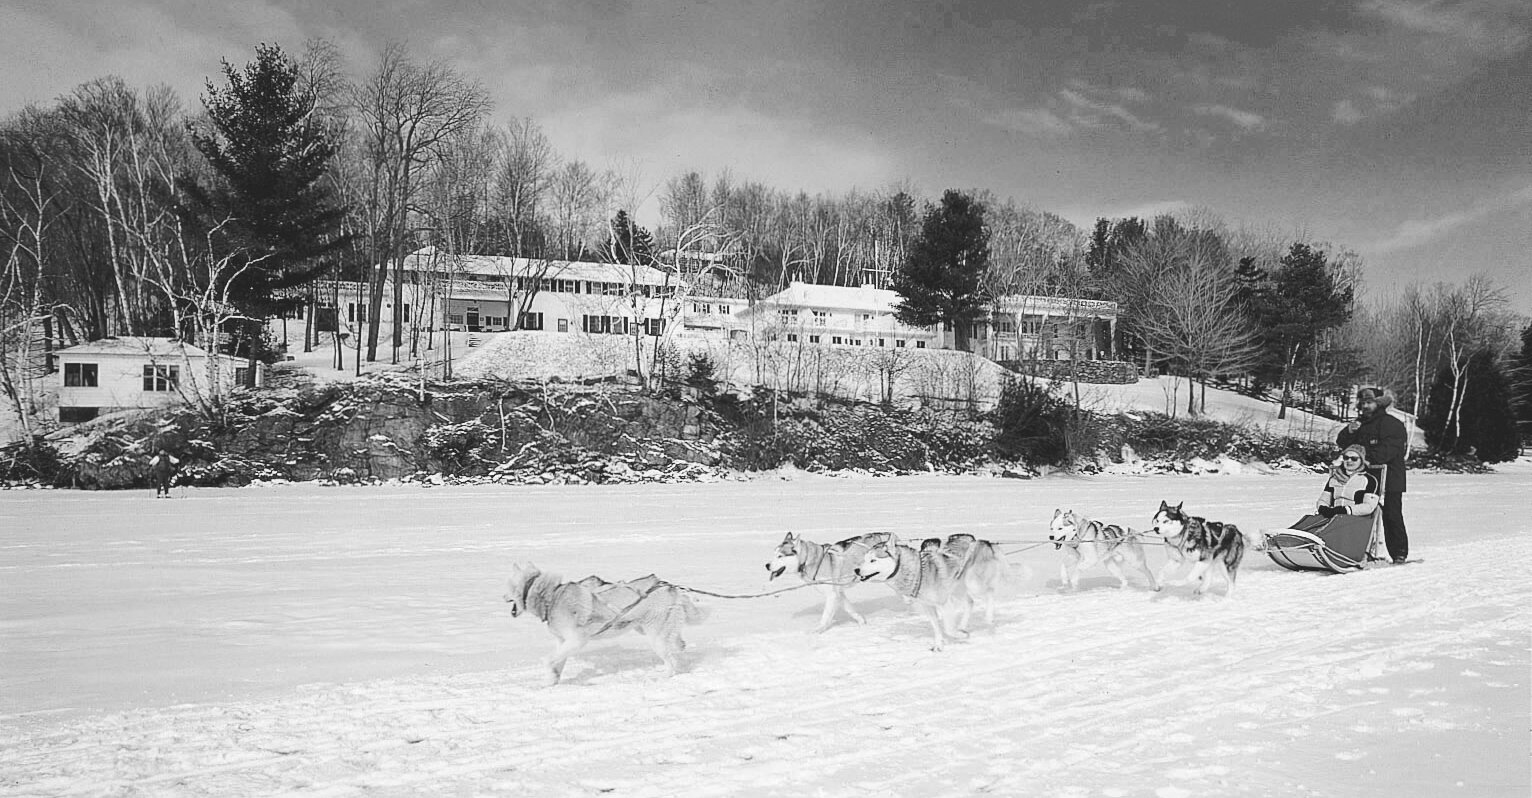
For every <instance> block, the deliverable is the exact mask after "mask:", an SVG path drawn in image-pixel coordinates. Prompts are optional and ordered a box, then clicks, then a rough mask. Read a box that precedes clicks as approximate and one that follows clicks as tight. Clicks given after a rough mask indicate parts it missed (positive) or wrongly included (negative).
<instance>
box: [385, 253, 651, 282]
mask: <svg viewBox="0 0 1532 798" xmlns="http://www.w3.org/2000/svg"><path fill="white" fill-rule="evenodd" d="M404 269H405V271H412V272H424V271H434V272H453V273H455V274H461V275H488V276H494V277H501V278H504V277H533V276H535V277H542V278H545V279H548V280H586V281H590V282H596V283H637V284H639V285H667V284H668V285H676V282H677V281H676V278H675V277H674V276H672V275H670V274H669V273H667V272H664V271H661V270H659V269H656V268H654V267H652V266H629V265H626V264H622V263H591V262H589V261H579V260H567V261H566V260H547V259H541V258H509V257H505V256H502V255H449V254H447V253H445V252H439V251H438V250H437V249H436V248H435V247H423V248H421V249H418V250H415V251H414V252H411V253H410V254H409V255H407V256H405V258H404Z"/></svg>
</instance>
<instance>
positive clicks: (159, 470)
mask: <svg viewBox="0 0 1532 798" xmlns="http://www.w3.org/2000/svg"><path fill="white" fill-rule="evenodd" d="M180 465H181V460H180V458H177V457H176V456H174V455H172V454H171V453H170V452H167V451H165V449H164V448H163V447H162V448H161V449H160V450H159V452H158V453H157V454H155V455H154V457H152V458H150V459H149V474H150V475H151V476H152V477H153V478H154V498H156V499H158V498H159V497H161V496H164V497H165V498H167V499H168V498H170V485H171V483H173V482H174V481H175V478H176V471H177V470H178V468H179V467H180Z"/></svg>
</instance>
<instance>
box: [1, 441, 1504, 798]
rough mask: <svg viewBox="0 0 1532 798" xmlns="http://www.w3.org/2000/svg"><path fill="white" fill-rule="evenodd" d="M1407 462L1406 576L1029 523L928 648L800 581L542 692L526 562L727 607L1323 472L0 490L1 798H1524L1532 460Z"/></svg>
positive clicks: (915, 624)
mask: <svg viewBox="0 0 1532 798" xmlns="http://www.w3.org/2000/svg"><path fill="white" fill-rule="evenodd" d="M1411 480H1412V482H1411V491H1410V493H1409V494H1408V503H1407V516H1408V518H1409V520H1410V524H1411V530H1412V538H1413V541H1414V544H1413V546H1414V552H1415V554H1416V555H1417V556H1420V557H1423V558H1424V562H1422V563H1419V564H1412V565H1408V566H1403V567H1380V568H1377V569H1373V570H1370V571H1366V572H1363V573H1359V574H1352V575H1346V576H1320V575H1315V574H1297V573H1290V572H1287V571H1282V570H1280V569H1278V568H1277V567H1276V566H1275V565H1273V564H1272V563H1271V562H1270V561H1269V560H1268V559H1267V558H1266V557H1265V556H1264V555H1262V554H1260V553H1251V554H1250V555H1249V556H1248V558H1247V560H1246V567H1245V569H1244V570H1243V572H1242V576H1241V579H1240V587H1239V590H1238V591H1237V593H1236V595H1235V596H1234V597H1233V598H1232V599H1225V598H1223V597H1222V596H1221V595H1218V596H1213V597H1205V598H1202V599H1194V598H1192V597H1191V596H1190V589H1189V588H1186V587H1173V588H1169V589H1167V590H1166V591H1164V592H1162V593H1159V594H1154V593H1150V592H1148V591H1147V590H1145V589H1143V588H1142V587H1141V585H1142V584H1143V583H1142V581H1141V580H1140V581H1139V582H1137V583H1136V585H1135V587H1131V588H1129V589H1128V590H1125V591H1119V590H1117V589H1116V587H1115V580H1113V579H1111V578H1110V577H1108V576H1106V575H1105V574H1104V573H1102V572H1094V573H1090V574H1088V575H1087V578H1086V580H1085V581H1084V583H1083V585H1082V589H1081V590H1080V591H1078V592H1077V593H1062V592H1060V590H1059V588H1058V573H1057V561H1056V559H1055V556H1056V555H1055V554H1054V552H1053V550H1052V549H1051V547H1033V548H1028V549H1025V550H1023V547H1022V546H1021V545H1019V543H1018V545H1015V546H1007V547H1006V548H1008V549H1010V550H1011V551H1013V552H1014V554H1013V556H1012V559H1013V561H1014V562H1016V563H1017V564H1018V565H1019V566H1025V567H1027V568H1029V569H1030V570H1031V574H1030V575H1029V576H1028V577H1026V578H1025V579H1023V580H1022V584H1021V585H1020V586H1019V588H1018V590H1017V591H1016V595H1015V596H1013V597H1011V598H1009V599H1007V600H1005V601H1003V602H1002V603H1001V605H1000V610H999V613H998V617H997V619H996V623H995V625H994V627H993V628H990V627H987V626H984V625H983V623H982V621H979V622H978V623H976V627H975V632H974V635H973V636H972V638H971V639H969V640H967V641H965V642H962V643H957V644H953V645H949V646H948V647H947V649H946V650H945V651H944V652H941V653H933V652H931V651H930V646H929V632H928V629H927V627H926V626H925V624H924V623H923V622H921V621H919V620H917V619H916V618H915V616H914V615H913V614H912V613H911V612H910V610H909V609H908V608H906V607H905V606H904V605H903V604H902V603H901V602H900V601H899V600H897V599H896V598H894V597H893V596H892V594H891V593H890V592H889V591H887V590H886V589H885V588H884V587H882V586H881V585H861V586H858V587H857V588H856V590H854V591H853V593H852V595H853V598H855V599H857V600H858V603H859V605H860V606H861V607H862V608H863V609H864V610H865V611H867V612H868V617H869V623H868V624H867V625H866V626H861V627H858V626H855V625H853V624H850V623H842V624H840V625H837V626H836V627H834V628H832V629H831V630H829V631H828V632H826V633H824V634H822V635H815V634H812V633H811V632H810V629H811V628H812V626H813V625H814V623H815V621H816V620H817V617H818V609H819V598H818V595H817V593H815V592H814V591H812V590H800V591H795V592H791V593H787V594H784V595H780V596H776V597H772V598H760V599H746V600H723V599H714V598H707V597H702V598H701V599H700V600H701V603H702V604H703V605H704V606H705V607H706V608H707V609H708V610H709V611H710V617H709V618H708V619H707V621H706V622H705V623H703V624H702V625H700V626H696V627H692V628H690V630H689V633H688V639H689V642H690V644H691V647H690V649H689V650H688V652H687V654H686V657H685V660H684V662H685V667H684V670H683V672H682V673H681V674H680V675H679V676H677V677H675V678H673V679H667V678H665V677H664V676H663V675H662V674H660V673H659V672H658V671H657V670H656V667H655V666H656V665H657V660H656V659H655V658H654V657H653V655H652V654H651V653H650V651H649V648H648V647H647V645H645V643H644V641H643V640H642V639H641V638H638V637H636V636H628V637H622V638H617V639H615V640H612V641H605V642H599V643H596V644H593V645H592V646H591V647H589V648H588V649H586V650H585V651H583V652H580V653H579V654H577V655H576V656H575V658H574V659H573V660H571V662H570V665H569V668H568V670H567V671H566V674H565V675H566V683H565V684H562V685H559V686H557V687H554V688H545V687H543V686H541V685H542V680H543V668H542V666H541V665H540V663H539V660H540V659H541V658H542V657H544V656H545V655H546V654H547V653H548V651H549V650H550V649H551V647H552V645H551V644H552V638H551V637H550V636H549V635H548V633H547V631H546V630H545V629H544V628H543V627H542V625H541V624H539V623H538V622H536V621H535V620H532V619H530V618H526V617H523V618H519V619H512V618H511V617H510V614H509V612H508V611H507V609H506V605H505V604H504V603H503V601H502V598H501V594H502V592H503V590H504V581H503V580H504V576H505V574H506V572H507V570H508V568H509V565H510V564H511V563H512V562H513V561H517V560H526V559H530V560H532V561H535V562H536V563H537V564H538V565H540V566H542V567H543V568H544V569H546V570H552V571H558V572H560V573H562V574H564V575H565V576H567V577H570V578H578V577H581V576H585V575H587V574H591V573H595V574H600V575H603V576H606V577H608V578H629V577H634V576H638V575H642V574H645V573H649V572H651V571H652V572H656V573H658V574H659V575H660V576H661V577H663V578H665V579H668V580H670V581H673V582H676V583H679V584H683V585H688V586H694V587H700V588H704V589H708V590H713V591H718V592H730V593H749V592H756V591H759V590H761V589H762V588H763V587H764V584H763V579H764V569H763V567H762V566H763V564H764V562H765V560H766V558H767V555H768V552H769V550H770V548H771V547H772V546H773V545H774V544H775V543H776V542H777V541H778V540H779V539H780V538H781V536H782V534H783V533H784V532H785V531H787V530H793V531H797V532H800V533H802V534H804V535H807V536H809V537H811V538H816V539H824V540H829V539H838V538H841V537H845V536H848V535H852V534H856V533H861V532H868V531H874V530H893V531H897V532H899V533H901V534H903V535H906V536H910V537H923V536H928V535H945V534H948V533H951V532H957V531H968V532H975V533H978V534H980V535H981V536H984V537H988V538H991V539H994V540H999V541H1017V542H1020V541H1036V540H1041V539H1042V536H1043V534H1044V528H1045V526H1046V523H1047V521H1048V518H1049V516H1050V515H1051V513H1052V510H1053V508H1054V507H1055V506H1068V507H1074V508H1078V509H1082V510H1089V511H1091V512H1093V513H1094V514H1096V515H1098V516H1100V517H1103V518H1106V519H1111V520H1119V521H1124V522H1131V523H1135V524H1142V522H1143V521H1144V520H1145V519H1146V518H1147V517H1148V516H1149V514H1150V512H1151V511H1152V510H1153V509H1154V508H1155V507H1156V506H1157V505H1158V502H1159V500H1160V499H1162V498H1166V499H1171V500H1173V501H1179V500H1182V499H1184V500H1186V501H1187V506H1188V508H1190V509H1192V510H1195V511H1198V512H1199V513H1202V514H1205V515H1208V516H1209V517H1213V518H1218V519H1222V520H1227V521H1233V522H1236V523H1239V524H1240V525H1242V526H1244V527H1247V528H1259V527H1272V526H1283V525H1285V524H1286V523H1287V522H1288V521H1290V520H1292V519H1293V518H1295V517H1296V516H1297V515H1298V514H1299V513H1300V512H1301V510H1302V509H1303V508H1304V507H1306V506H1307V505H1308V503H1309V502H1310V500H1311V499H1312V497H1313V495H1314V494H1315V493H1316V492H1317V490H1318V488H1319V487H1320V483H1321V482H1322V477H1319V476H1316V475H1280V476H1258V475H1234V476H1229V475H1223V476H1204V477H1151V478H1145V477H1132V476H1101V477H1093V478H1075V477H1066V476H1055V477H1049V478H1046V479H1038V480H1031V481H1015V480H1004V479H982V478H975V477H935V476H930V477H905V478H897V479H855V480H849V479H834V478H827V477H811V476H804V475H796V476H794V478H792V479H772V478H764V479H759V480H756V481H752V482H744V483H718V484H707V485H639V486H583V487H576V486H566V487H551V486H550V487H542V488H537V487H520V488H514V489H504V488H489V487H481V488H438V489H423V488H413V487H412V488H388V487H385V488H358V489H342V488H319V487H310V486H282V487H269V488H254V489H243V490H221V491H219V490H206V491H200V490H190V491H184V492H181V494H180V495H179V496H178V497H177V498H175V499H173V500H169V501H166V500H159V501H157V500H154V499H152V498H151V497H150V493H149V492H148V491H139V492H129V493H113V494H86V493H78V492H63V491H59V492H20V491H14V492H5V493H0V794H5V795H39V796H42V795H46V796H59V795H206V796H247V795H269V794H284V795H285V794H300V795H324V796H344V795H361V794H367V795H384V796H418V795H460V796H470V795H598V794H609V795H621V796H672V795H718V796H732V795H764V796H771V795H781V796H800V795H837V796H838V795H849V796H862V795H866V796H883V795H900V796H909V795H922V796H924V795H973V794H986V793H987V794H996V795H1026V796H1137V795H1154V796H1163V797H1165V798H1173V797H1175V796H1225V795H1262V796H1294V795H1328V796H1398V795H1411V796H1416V795H1420V796H1438V795H1462V796H1487V795H1505V796H1518V798H1519V797H1521V796H1526V795H1527V794H1528V791H1529V787H1532V785H1529V781H1532V780H1529V772H1528V751H1529V747H1528V746H1529V706H1532V692H1529V679H1532V652H1529V649H1532V622H1529V617H1528V609H1527V608H1528V607H1532V579H1529V578H1528V570H1529V566H1532V522H1529V521H1528V520H1527V515H1526V513H1525V510H1524V507H1525V496H1526V494H1527V492H1528V490H1529V489H1532V469H1529V467H1528V466H1527V465H1526V464H1518V465H1515V466H1512V467H1509V468H1507V469H1505V470H1503V471H1502V472H1501V473H1498V474H1493V475H1487V476H1444V475H1431V474H1413V475H1412V476H1411ZM1162 556H1163V555H1161V554H1160V553H1159V552H1158V550H1156V552H1154V553H1153V554H1152V560H1151V562H1152V564H1154V565H1156V566H1157V565H1158V564H1159V563H1160V562H1161V560H1162Z"/></svg>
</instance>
